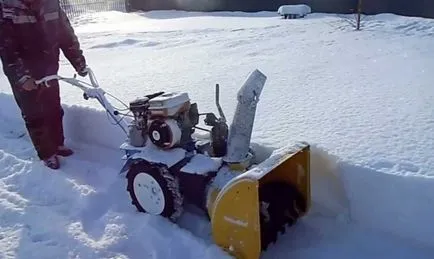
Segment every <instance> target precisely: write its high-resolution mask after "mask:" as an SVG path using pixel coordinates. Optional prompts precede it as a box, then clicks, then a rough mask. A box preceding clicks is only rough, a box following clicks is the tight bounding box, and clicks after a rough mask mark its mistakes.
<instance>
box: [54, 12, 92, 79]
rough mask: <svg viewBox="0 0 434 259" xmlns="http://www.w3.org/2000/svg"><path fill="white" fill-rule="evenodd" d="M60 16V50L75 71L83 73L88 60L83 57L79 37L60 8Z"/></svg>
mask: <svg viewBox="0 0 434 259" xmlns="http://www.w3.org/2000/svg"><path fill="white" fill-rule="evenodd" d="M59 14H60V17H59V21H60V24H59V29H60V39H59V42H60V49H61V50H62V52H63V54H64V55H65V57H66V58H67V59H68V60H69V62H70V63H71V65H72V66H73V67H74V69H75V71H77V72H78V71H81V70H82V69H84V68H85V67H86V59H85V57H84V56H83V51H82V50H81V48H80V43H79V41H78V39H77V36H76V35H75V32H74V29H73V28H72V26H71V23H70V22H69V19H68V17H67V16H66V14H65V12H64V11H63V10H62V8H60V10H59Z"/></svg>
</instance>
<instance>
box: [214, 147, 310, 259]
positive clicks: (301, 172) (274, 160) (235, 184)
mask: <svg viewBox="0 0 434 259" xmlns="http://www.w3.org/2000/svg"><path fill="white" fill-rule="evenodd" d="M309 148H310V147H309V145H308V144H306V143H298V144H295V145H291V146H287V147H284V148H282V149H279V150H276V151H275V152H274V153H273V154H272V155H271V156H270V157H269V158H267V159H266V160H265V161H263V162H262V163H260V164H259V165H257V166H255V167H254V168H252V169H250V170H248V171H245V172H240V174H239V175H238V176H235V177H234V178H233V179H232V180H230V181H229V182H227V184H226V185H224V186H223V188H222V189H213V190H212V193H211V194H210V195H209V201H208V211H209V215H210V218H211V224H212V234H213V238H214V241H215V242H216V244H218V245H219V246H221V247H222V248H223V249H225V250H226V251H227V252H228V253H229V254H231V255H233V256H235V257H236V258H239V259H256V258H259V257H260V254H261V251H262V250H264V249H266V248H267V246H268V244H269V243H272V242H275V241H276V239H277V234H278V233H283V232H284V231H285V228H286V227H287V226H291V225H293V224H294V223H295V222H296V221H297V219H298V218H300V217H302V216H303V215H305V214H306V213H307V211H308V209H309V207H310V168H309V166H310V161H309V158H310V149H309ZM227 170H230V169H227Z"/></svg>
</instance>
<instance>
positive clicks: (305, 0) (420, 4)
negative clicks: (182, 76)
mask: <svg viewBox="0 0 434 259" xmlns="http://www.w3.org/2000/svg"><path fill="white" fill-rule="evenodd" d="M127 1H129V2H130V5H131V7H132V8H133V9H136V10H143V11H150V10H170V9H176V10H186V11H244V12H257V11H277V9H278V8H279V6H280V5H284V4H308V5H310V7H311V8H312V11H313V12H320V13H352V12H354V10H355V9H356V6H357V2H358V0H127ZM363 11H364V13H366V14H378V13H395V14H399V15H407V16H420V17H428V18H434V0H412V1H409V0H363Z"/></svg>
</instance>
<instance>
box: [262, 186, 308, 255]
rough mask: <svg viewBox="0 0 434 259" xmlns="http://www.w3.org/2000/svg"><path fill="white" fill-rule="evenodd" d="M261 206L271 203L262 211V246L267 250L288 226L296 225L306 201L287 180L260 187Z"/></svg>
mask: <svg viewBox="0 0 434 259" xmlns="http://www.w3.org/2000/svg"><path fill="white" fill-rule="evenodd" d="M259 202H260V208H262V206H263V204H269V206H268V208H267V209H266V212H267V213H264V211H263V210H261V211H260V224H261V248H262V250H267V248H268V246H269V245H270V244H271V243H275V242H276V241H277V237H278V235H279V233H280V234H284V233H285V231H286V227H287V226H292V225H294V224H295V223H296V222H297V220H298V218H299V217H300V213H299V211H303V210H304V209H305V206H306V201H305V199H304V198H303V196H302V195H301V193H300V192H299V191H298V190H297V188H296V187H294V186H293V185H291V184H288V183H285V182H272V183H267V184H265V185H264V186H262V187H261V188H260V189H259Z"/></svg>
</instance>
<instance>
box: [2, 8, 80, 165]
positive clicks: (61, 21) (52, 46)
mask: <svg viewBox="0 0 434 259" xmlns="http://www.w3.org/2000/svg"><path fill="white" fill-rule="evenodd" d="M0 5H1V6H0V56H1V60H2V65H3V72H4V74H5V75H6V77H7V78H8V80H9V83H10V85H11V88H12V92H13V95H14V98H15V101H16V103H17V105H18V107H19V108H20V110H21V115H22V118H23V120H24V122H25V125H26V128H27V130H28V133H29V135H30V138H31V140H32V143H33V146H34V148H35V150H36V152H37V155H38V157H39V158H40V159H41V160H42V161H44V163H45V165H46V166H48V167H49V168H52V169H58V168H59V167H60V163H59V159H58V156H70V155H72V154H73V151H72V150H71V149H70V148H67V147H65V145H64V134H63V125H62V122H63V115H64V111H63V109H62V107H61V103H60V93H59V82H58V81H57V80H52V81H50V82H48V84H49V86H50V87H43V86H39V85H36V83H35V81H37V80H39V79H41V78H43V77H45V76H49V75H56V74H57V73H58V70H59V55H60V50H61V51H62V52H63V54H64V56H65V57H66V58H67V59H68V60H69V62H70V64H71V65H72V66H73V68H74V69H75V71H76V72H77V73H78V74H79V75H80V76H86V75H87V66H86V60H85V57H84V56H83V51H82V50H81V49H80V44H79V42H78V39H77V36H76V35H75V33H74V30H73V28H72V26H71V24H70V22H69V20H68V18H67V16H66V14H65V12H64V11H63V10H62V8H61V7H60V5H59V1H58V0H0Z"/></svg>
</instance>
